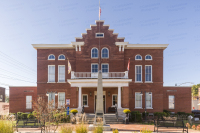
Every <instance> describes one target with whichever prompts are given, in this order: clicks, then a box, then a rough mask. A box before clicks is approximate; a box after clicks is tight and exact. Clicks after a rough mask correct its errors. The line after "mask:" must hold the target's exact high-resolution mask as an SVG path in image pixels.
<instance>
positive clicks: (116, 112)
mask: <svg viewBox="0 0 200 133" xmlns="http://www.w3.org/2000/svg"><path fill="white" fill-rule="evenodd" d="M115 115H116V118H117V121H118V111H117V107H115Z"/></svg>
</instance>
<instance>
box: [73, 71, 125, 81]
mask: <svg viewBox="0 0 200 133" xmlns="http://www.w3.org/2000/svg"><path fill="white" fill-rule="evenodd" d="M97 78H98V73H92V72H74V71H71V79H97ZM102 78H103V79H128V71H125V72H107V73H102Z"/></svg>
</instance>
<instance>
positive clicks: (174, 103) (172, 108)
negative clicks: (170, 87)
mask: <svg viewBox="0 0 200 133" xmlns="http://www.w3.org/2000/svg"><path fill="white" fill-rule="evenodd" d="M170 96H173V97H174V108H170V107H169V97H170ZM168 108H169V109H175V95H169V96H168Z"/></svg>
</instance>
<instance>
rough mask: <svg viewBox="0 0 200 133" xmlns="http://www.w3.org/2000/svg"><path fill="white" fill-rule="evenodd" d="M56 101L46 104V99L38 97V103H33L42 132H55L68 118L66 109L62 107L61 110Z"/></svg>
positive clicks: (34, 113) (34, 112)
mask: <svg viewBox="0 0 200 133" xmlns="http://www.w3.org/2000/svg"><path fill="white" fill-rule="evenodd" d="M57 107H58V106H57V104H54V101H53V100H52V101H50V102H49V103H46V102H45V100H44V98H42V97H38V99H37V101H33V109H34V111H33V115H34V116H35V117H36V118H37V119H38V122H39V121H40V124H41V126H40V128H41V131H42V132H44V133H49V132H52V131H53V132H54V133H55V131H56V130H57V128H58V124H59V123H60V122H61V120H62V119H63V118H65V117H67V116H66V113H65V108H64V107H61V108H60V109H59V110H58V108H57Z"/></svg>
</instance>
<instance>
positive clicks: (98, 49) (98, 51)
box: [91, 47, 99, 59]
mask: <svg viewBox="0 0 200 133" xmlns="http://www.w3.org/2000/svg"><path fill="white" fill-rule="evenodd" d="M93 49H97V57H92V50H93ZM91 58H92V59H98V58H99V49H98V48H97V47H93V48H92V49H91Z"/></svg>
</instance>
